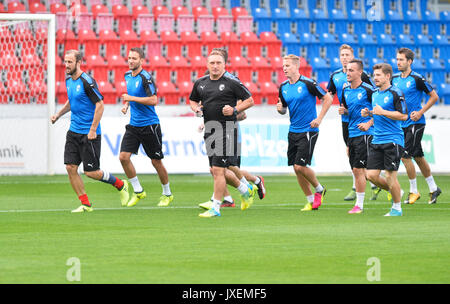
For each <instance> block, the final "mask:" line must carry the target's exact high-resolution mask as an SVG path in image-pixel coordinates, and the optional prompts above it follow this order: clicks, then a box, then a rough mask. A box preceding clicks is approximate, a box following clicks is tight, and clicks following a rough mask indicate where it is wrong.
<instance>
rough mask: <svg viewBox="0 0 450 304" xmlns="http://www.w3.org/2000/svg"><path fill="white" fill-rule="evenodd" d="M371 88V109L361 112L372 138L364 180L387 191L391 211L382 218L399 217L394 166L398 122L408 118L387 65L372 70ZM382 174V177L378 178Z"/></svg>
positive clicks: (399, 144) (399, 152)
mask: <svg viewBox="0 0 450 304" xmlns="http://www.w3.org/2000/svg"><path fill="white" fill-rule="evenodd" d="M373 72H374V74H373V75H374V76H373V79H374V81H375V85H376V86H377V87H378V89H377V90H376V91H375V92H374V93H373V94H372V107H373V110H372V111H370V110H369V109H368V108H364V109H362V110H361V115H362V116H363V117H366V116H373V123H374V135H373V139H372V143H371V144H370V146H369V156H368V159H367V177H368V179H369V180H370V181H372V182H373V183H374V184H375V185H377V186H378V187H380V188H382V189H384V190H386V191H389V192H390V194H391V196H392V199H391V200H392V208H391V210H390V211H389V212H388V213H387V214H386V215H385V216H401V215H402V206H401V197H402V193H401V192H402V190H401V188H400V184H399V182H398V179H397V171H398V166H399V165H400V158H401V156H402V152H403V146H404V135H403V130H402V127H401V125H402V121H405V120H406V119H407V118H408V114H407V113H408V110H407V109H406V104H405V98H404V96H403V92H402V91H400V90H399V89H398V88H397V87H394V86H392V85H391V78H392V74H393V72H392V67H391V66H390V65H389V64H387V63H380V64H376V65H375V66H374V67H373ZM381 170H385V175H386V177H382V176H380V172H381Z"/></svg>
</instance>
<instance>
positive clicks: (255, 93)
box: [243, 81, 262, 104]
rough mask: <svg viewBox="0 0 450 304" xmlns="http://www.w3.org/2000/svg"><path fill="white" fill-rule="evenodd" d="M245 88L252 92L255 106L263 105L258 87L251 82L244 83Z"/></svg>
mask: <svg viewBox="0 0 450 304" xmlns="http://www.w3.org/2000/svg"><path fill="white" fill-rule="evenodd" d="M243 84H244V85H245V87H246V88H247V89H248V90H249V91H250V93H251V94H252V97H253V101H254V103H255V104H261V97H262V96H261V90H260V89H259V87H258V85H257V84H256V83H254V82H251V81H246V82H243Z"/></svg>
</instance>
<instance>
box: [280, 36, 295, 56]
mask: <svg viewBox="0 0 450 304" xmlns="http://www.w3.org/2000/svg"><path fill="white" fill-rule="evenodd" d="M280 40H281V42H282V43H283V44H282V46H283V48H285V49H286V54H294V55H299V54H300V50H299V48H300V41H299V40H298V38H297V37H296V35H294V34H292V33H283V34H281V36H280Z"/></svg>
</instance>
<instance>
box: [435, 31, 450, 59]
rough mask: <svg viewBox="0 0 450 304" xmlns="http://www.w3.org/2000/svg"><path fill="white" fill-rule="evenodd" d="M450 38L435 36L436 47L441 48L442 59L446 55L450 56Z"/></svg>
mask: <svg viewBox="0 0 450 304" xmlns="http://www.w3.org/2000/svg"><path fill="white" fill-rule="evenodd" d="M449 38H450V36H444V35H436V36H434V47H435V48H439V50H440V51H439V53H440V54H441V57H444V55H445V54H446V55H447V56H449V54H450V41H449Z"/></svg>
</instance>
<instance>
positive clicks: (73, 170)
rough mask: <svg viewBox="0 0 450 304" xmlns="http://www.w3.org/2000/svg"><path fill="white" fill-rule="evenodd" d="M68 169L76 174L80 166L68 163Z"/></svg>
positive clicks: (70, 172)
mask: <svg viewBox="0 0 450 304" xmlns="http://www.w3.org/2000/svg"><path fill="white" fill-rule="evenodd" d="M66 171H67V173H69V174H76V173H77V172H78V166H77V165H72V164H66Z"/></svg>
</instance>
